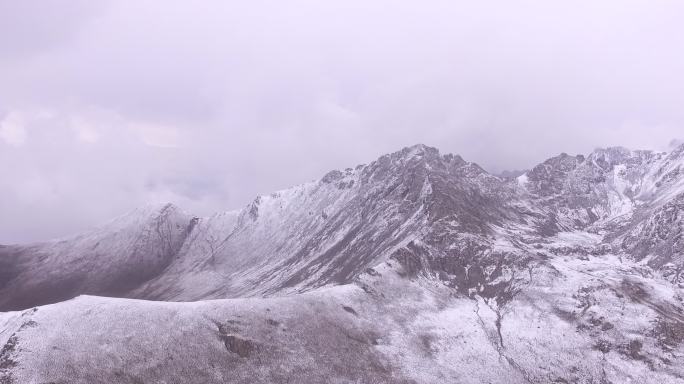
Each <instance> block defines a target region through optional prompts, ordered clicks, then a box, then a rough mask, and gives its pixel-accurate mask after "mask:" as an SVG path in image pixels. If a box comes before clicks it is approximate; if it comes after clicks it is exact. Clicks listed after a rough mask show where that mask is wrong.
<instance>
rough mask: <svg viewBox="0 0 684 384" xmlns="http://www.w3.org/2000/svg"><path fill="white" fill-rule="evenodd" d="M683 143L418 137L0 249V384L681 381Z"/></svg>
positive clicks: (683, 351)
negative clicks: (455, 151) (492, 151)
mask: <svg viewBox="0 0 684 384" xmlns="http://www.w3.org/2000/svg"><path fill="white" fill-rule="evenodd" d="M682 151H684V147H682V148H680V149H677V150H674V151H672V152H671V153H667V154H662V153H655V152H649V151H630V150H626V149H624V148H608V149H600V150H596V151H594V153H592V154H590V155H589V156H587V157H584V156H570V155H567V154H562V155H560V156H557V157H554V158H551V159H549V160H547V161H545V162H544V163H542V164H540V165H539V166H537V167H534V168H533V169H532V170H530V171H529V172H527V173H526V174H525V175H523V176H520V177H518V178H517V179H503V178H498V177H495V176H492V175H489V174H488V173H487V172H486V171H484V170H483V169H482V168H480V167H479V166H477V165H476V164H474V163H469V162H467V161H465V160H463V159H461V158H460V157H459V156H454V155H449V154H447V155H442V154H440V153H439V151H437V150H436V149H434V148H430V147H427V146H424V145H419V146H414V147H410V148H405V149H403V150H401V151H398V152H396V153H392V154H389V155H385V156H382V157H381V158H379V159H378V160H376V161H374V162H371V163H369V164H367V165H362V166H358V167H356V168H354V169H346V170H344V171H332V172H329V173H328V174H326V175H325V176H323V177H322V178H321V179H320V180H317V181H312V182H308V183H305V184H302V185H299V186H295V187H293V188H289V189H285V190H281V191H278V192H275V193H272V194H269V195H263V196H259V197H257V198H255V199H254V200H253V201H252V202H251V203H250V204H248V205H247V206H245V207H243V208H242V209H240V210H237V211H227V212H222V213H218V214H215V215H211V216H208V217H195V216H193V215H191V214H188V213H185V212H183V211H182V210H180V209H179V208H177V207H175V206H173V205H170V204H162V205H152V206H148V207H143V208H141V209H139V210H136V211H135V212H133V213H131V214H128V215H124V216H122V217H120V218H118V219H115V220H114V221H112V222H110V223H108V224H106V225H104V226H102V227H99V228H96V229H94V230H92V231H89V232H87V233H84V234H82V235H77V236H73V237H69V238H64V239H60V240H56V241H50V242H46V243H39V244H29V245H13V246H0V310H2V311H5V312H0V383H3V384H5V383H11V384H16V383H24V382H26V383H48V382H54V383H60V382H68V383H135V382H167V383H175V382H183V383H223V382H234V383H280V382H298V383H321V382H339V383H406V384H415V383H435V382H444V383H483V382H487V383H507V384H509V383H548V382H557V383H586V384H588V383H627V382H633V383H658V384H660V383H676V382H682V381H683V379H682V378H684V336H683V335H684V316H683V315H682V313H684V304H683V303H684V257H683V256H682V255H683V254H684V248H683V247H684V243H682V242H681V235H682V233H683V232H682V230H684V220H683V219H682V218H683V217H684V215H682V214H681V212H682V210H683V209H684V194H683V192H684V190H683V187H682V185H684V184H682V180H684V175H683V174H682V172H680V170H681V169H682V168H681V165H682V160H681V159H682ZM521 187H522V188H521Z"/></svg>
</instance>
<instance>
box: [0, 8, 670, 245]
mask: <svg viewBox="0 0 684 384" xmlns="http://www.w3.org/2000/svg"><path fill="white" fill-rule="evenodd" d="M0 11H1V12H0V15H2V16H0V25H1V26H0V28H1V29H0V32H2V33H0V35H1V37H0V84H3V86H2V87H0V121H3V120H4V119H6V118H7V116H10V115H12V114H13V115H15V116H16V115H17V114H18V115H21V116H24V125H25V138H24V142H23V144H21V145H19V146H17V145H16V143H15V144H14V145H12V144H10V143H8V142H6V141H3V140H2V139H1V137H2V135H0V161H1V162H0V179H1V180H0V201H1V203H0V243H2V242H13V241H28V240H38V239H43V238H47V237H52V236H61V235H65V234H67V233H71V232H74V231H77V230H81V229H83V228H86V227H88V226H91V225H93V224H95V223H98V222H101V221H103V220H106V219H108V218H110V217H111V216H113V215H115V214H117V213H121V212H124V211H126V210H128V209H130V208H133V207H135V206H136V205H140V204H144V203H145V202H149V201H153V200H162V199H166V200H173V201H175V202H177V203H178V204H180V205H181V206H184V207H186V208H187V209H188V210H190V211H193V212H197V213H198V214H208V213H210V212H212V211H218V210H223V209H232V208H238V207H240V206H242V205H243V204H246V203H247V202H249V200H250V199H251V198H252V197H253V196H254V195H256V194H258V193H269V192H271V191H273V190H275V189H279V188H285V187H288V186H290V185H293V184H297V183H300V182H304V181H306V180H309V179H313V178H316V177H319V176H320V175H322V174H324V173H326V172H327V171H328V170H330V169H333V168H344V167H347V166H354V165H356V164H358V163H365V162H368V161H370V160H372V159H374V158H375V157H377V156H378V155H380V154H383V153H386V152H390V151H394V150H396V149H398V148H400V147H402V146H406V145H411V144H415V143H418V142H422V143H426V144H430V145H434V146H437V147H439V148H440V149H441V150H442V151H444V152H453V153H459V154H461V155H462V156H463V157H464V158H466V159H469V160H472V161H476V162H478V163H480V164H481V165H483V166H485V167H486V168H488V169H490V170H492V171H500V170H503V169H521V168H526V167H530V166H532V165H534V164H535V163H536V162H539V161H541V160H543V159H544V158H546V157H549V156H553V155H555V154H557V153H559V152H569V153H586V152H589V151H591V150H592V149H593V148H595V147H597V146H606V145H625V146H629V147H634V148H657V149H664V148H666V146H667V144H668V142H669V141H670V140H671V139H673V138H676V137H678V136H681V133H680V132H681V127H682V124H683V123H684V110H682V108H681V105H682V104H683V102H684V77H683V76H682V75H681V68H684V40H682V39H681V38H680V37H681V36H682V35H683V34H684V27H682V25H681V23H680V22H679V20H678V15H681V14H682V11H684V5H683V4H682V3H681V2H677V1H665V0H657V1H636V0H633V1H632V0H630V1H617V0H615V1H604V2H594V1H573V2H537V1H520V2H509V1H483V2H476V3H475V2H459V1H436V0H435V1H385V0H381V1H373V2H369V1H360V0H351V1H350V0H347V1H337V0H333V1H326V2H320V1H313V0H311V1H308V0H297V1H253V2H233V1H206V2H202V3H199V4H197V3H195V4H193V3H191V2H185V1H160V0H145V1H118V2H106V3H105V2H78V1H77V2H62V1H57V0H53V1H45V2H33V1H29V2H10V1H2V0H0Z"/></svg>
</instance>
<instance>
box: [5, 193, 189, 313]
mask: <svg viewBox="0 0 684 384" xmlns="http://www.w3.org/2000/svg"><path fill="white" fill-rule="evenodd" d="M193 226H194V221H193V220H191V217H189V216H187V215H185V214H184V213H181V212H180V211H179V210H178V209H177V208H176V207H173V206H171V205H170V204H167V205H164V206H148V207H145V208H141V209H138V210H136V211H134V212H131V213H130V214H128V215H125V216H122V217H120V218H118V219H116V220H114V221H112V222H111V223H109V224H107V225H105V226H103V227H101V228H98V229H95V230H92V231H90V232H88V233H84V234H82V235H79V236H76V237H73V238H69V239H64V240H57V241H53V242H49V243H42V244H34V245H29V246H3V247H0V271H2V273H1V274H0V277H1V278H0V310H18V309H25V308H29V307H32V306H36V305H41V304H49V303H54V302H57V301H61V300H66V299H70V298H72V297H75V296H77V295H80V294H92V295H106V296H120V295H125V294H126V292H129V291H130V290H131V289H134V288H135V287H137V286H138V285H140V284H142V283H144V282H145V281H147V280H148V279H150V278H151V277H153V276H156V275H157V274H158V273H160V272H161V271H163V270H164V269H165V268H166V267H167V266H168V265H169V263H171V262H172V260H173V258H174V257H175V256H176V254H177V253H178V250H179V249H180V247H181V246H182V244H183V243H184V241H185V239H186V237H187V236H188V234H189V233H191V232H192V230H193Z"/></svg>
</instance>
